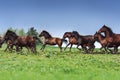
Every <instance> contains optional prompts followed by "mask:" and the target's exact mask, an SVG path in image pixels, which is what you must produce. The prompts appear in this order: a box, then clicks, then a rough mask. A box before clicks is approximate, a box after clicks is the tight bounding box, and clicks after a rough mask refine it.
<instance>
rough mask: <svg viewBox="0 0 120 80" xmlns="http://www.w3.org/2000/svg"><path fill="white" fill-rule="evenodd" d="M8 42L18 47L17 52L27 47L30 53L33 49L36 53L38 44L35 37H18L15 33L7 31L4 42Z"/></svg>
mask: <svg viewBox="0 0 120 80" xmlns="http://www.w3.org/2000/svg"><path fill="white" fill-rule="evenodd" d="M8 40H11V41H12V42H13V43H12V44H13V45H15V46H16V51H19V50H20V49H21V50H22V47H26V48H27V49H28V51H29V49H31V51H32V52H33V53H35V52H36V44H35V39H34V37H33V36H18V35H17V34H16V33H15V32H13V31H10V30H7V32H6V34H5V36H4V41H6V42H7V41H8Z"/></svg>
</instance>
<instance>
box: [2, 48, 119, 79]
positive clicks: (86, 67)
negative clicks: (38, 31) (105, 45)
mask: <svg viewBox="0 0 120 80" xmlns="http://www.w3.org/2000/svg"><path fill="white" fill-rule="evenodd" d="M3 50H4V48H1V49H0V80H119V79H120V55H119V54H115V55H114V54H97V53H94V54H84V53H81V52H80V51H78V50H77V49H72V52H69V50H66V51H63V52H62V53H60V52H59V49H58V48H54V47H46V49H45V51H44V52H41V51H40V49H39V48H38V49H37V51H38V54H37V55H34V54H32V53H29V54H28V53H27V51H26V49H25V50H24V52H23V53H22V54H20V53H16V52H13V53H10V52H4V51H3Z"/></svg>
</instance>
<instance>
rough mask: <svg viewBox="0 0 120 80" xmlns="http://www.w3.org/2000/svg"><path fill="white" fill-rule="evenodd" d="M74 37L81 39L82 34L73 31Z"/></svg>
mask: <svg viewBox="0 0 120 80" xmlns="http://www.w3.org/2000/svg"><path fill="white" fill-rule="evenodd" d="M72 37H75V38H76V39H78V38H79V37H80V34H79V33H78V32H77V31H72Z"/></svg>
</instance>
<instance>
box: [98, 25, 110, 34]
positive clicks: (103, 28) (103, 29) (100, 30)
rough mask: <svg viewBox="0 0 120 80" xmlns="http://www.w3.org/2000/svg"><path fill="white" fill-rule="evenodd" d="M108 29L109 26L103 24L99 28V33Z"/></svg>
mask: <svg viewBox="0 0 120 80" xmlns="http://www.w3.org/2000/svg"><path fill="white" fill-rule="evenodd" d="M107 30H108V27H107V26H106V25H103V26H102V28H100V29H99V31H98V33H102V32H106V31H107Z"/></svg>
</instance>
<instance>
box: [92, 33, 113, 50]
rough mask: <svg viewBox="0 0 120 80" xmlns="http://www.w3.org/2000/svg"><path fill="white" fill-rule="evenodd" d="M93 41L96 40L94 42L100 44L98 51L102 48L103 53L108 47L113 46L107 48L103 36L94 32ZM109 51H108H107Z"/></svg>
mask: <svg viewBox="0 0 120 80" xmlns="http://www.w3.org/2000/svg"><path fill="white" fill-rule="evenodd" d="M94 39H95V40H96V41H98V42H99V43H100V44H101V48H100V50H102V49H103V48H104V49H105V51H106V52H107V49H108V48H109V47H110V48H111V47H114V46H113V45H109V46H107V44H108V43H107V40H106V38H105V36H103V35H102V34H100V33H98V32H96V33H95V34H94ZM109 50H110V49H109Z"/></svg>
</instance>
